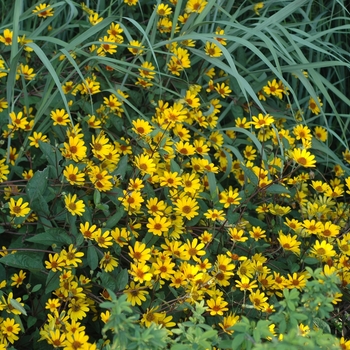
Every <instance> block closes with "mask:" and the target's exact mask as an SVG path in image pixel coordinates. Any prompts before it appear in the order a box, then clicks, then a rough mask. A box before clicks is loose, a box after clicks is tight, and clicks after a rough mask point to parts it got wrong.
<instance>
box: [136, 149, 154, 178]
mask: <svg viewBox="0 0 350 350" xmlns="http://www.w3.org/2000/svg"><path fill="white" fill-rule="evenodd" d="M135 165H136V167H137V168H138V169H139V170H140V171H141V174H142V175H146V174H148V175H153V173H154V172H155V171H156V165H155V163H154V161H153V159H152V158H150V157H149V156H148V155H147V154H146V155H144V154H141V155H139V156H136V157H135Z"/></svg>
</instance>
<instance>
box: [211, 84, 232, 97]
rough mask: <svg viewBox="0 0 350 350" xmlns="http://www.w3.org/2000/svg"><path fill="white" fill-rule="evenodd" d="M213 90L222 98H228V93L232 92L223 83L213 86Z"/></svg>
mask: <svg viewBox="0 0 350 350" xmlns="http://www.w3.org/2000/svg"><path fill="white" fill-rule="evenodd" d="M215 90H216V92H217V93H218V94H219V95H220V96H221V97H222V98H225V97H227V96H229V95H230V93H231V92H232V90H231V89H230V87H229V86H228V85H226V84H225V83H221V84H220V83H217V84H216V85H215Z"/></svg>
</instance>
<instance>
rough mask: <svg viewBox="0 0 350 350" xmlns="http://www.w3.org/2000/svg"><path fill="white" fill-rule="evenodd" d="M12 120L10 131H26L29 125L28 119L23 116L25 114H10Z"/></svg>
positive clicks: (9, 126)
mask: <svg viewBox="0 0 350 350" xmlns="http://www.w3.org/2000/svg"><path fill="white" fill-rule="evenodd" d="M9 116H10V118H11V124H9V125H8V128H9V129H12V130H14V131H15V130H19V129H22V130H26V128H27V125H28V120H27V117H26V116H24V115H23V112H18V113H17V114H16V113H15V112H11V113H10V114H9Z"/></svg>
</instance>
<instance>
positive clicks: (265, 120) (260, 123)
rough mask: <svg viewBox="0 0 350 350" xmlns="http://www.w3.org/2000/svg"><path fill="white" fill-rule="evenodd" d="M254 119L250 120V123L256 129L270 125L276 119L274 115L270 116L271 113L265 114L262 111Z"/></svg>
mask: <svg viewBox="0 0 350 350" xmlns="http://www.w3.org/2000/svg"><path fill="white" fill-rule="evenodd" d="M252 120H253V121H252V122H250V124H251V125H254V127H255V129H260V128H263V127H266V126H269V125H271V124H272V123H274V121H275V119H274V117H272V116H270V114H265V115H263V114H262V113H259V115H258V116H257V117H256V116H253V117H252Z"/></svg>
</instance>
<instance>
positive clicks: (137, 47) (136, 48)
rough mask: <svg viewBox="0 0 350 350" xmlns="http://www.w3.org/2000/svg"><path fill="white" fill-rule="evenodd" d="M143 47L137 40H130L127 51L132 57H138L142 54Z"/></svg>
mask: <svg viewBox="0 0 350 350" xmlns="http://www.w3.org/2000/svg"><path fill="white" fill-rule="evenodd" d="M143 48H144V46H143V45H142V44H141V43H140V42H139V41H138V40H131V41H130V43H129V47H128V50H129V51H130V52H131V53H132V54H133V55H140V54H142V52H143Z"/></svg>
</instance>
